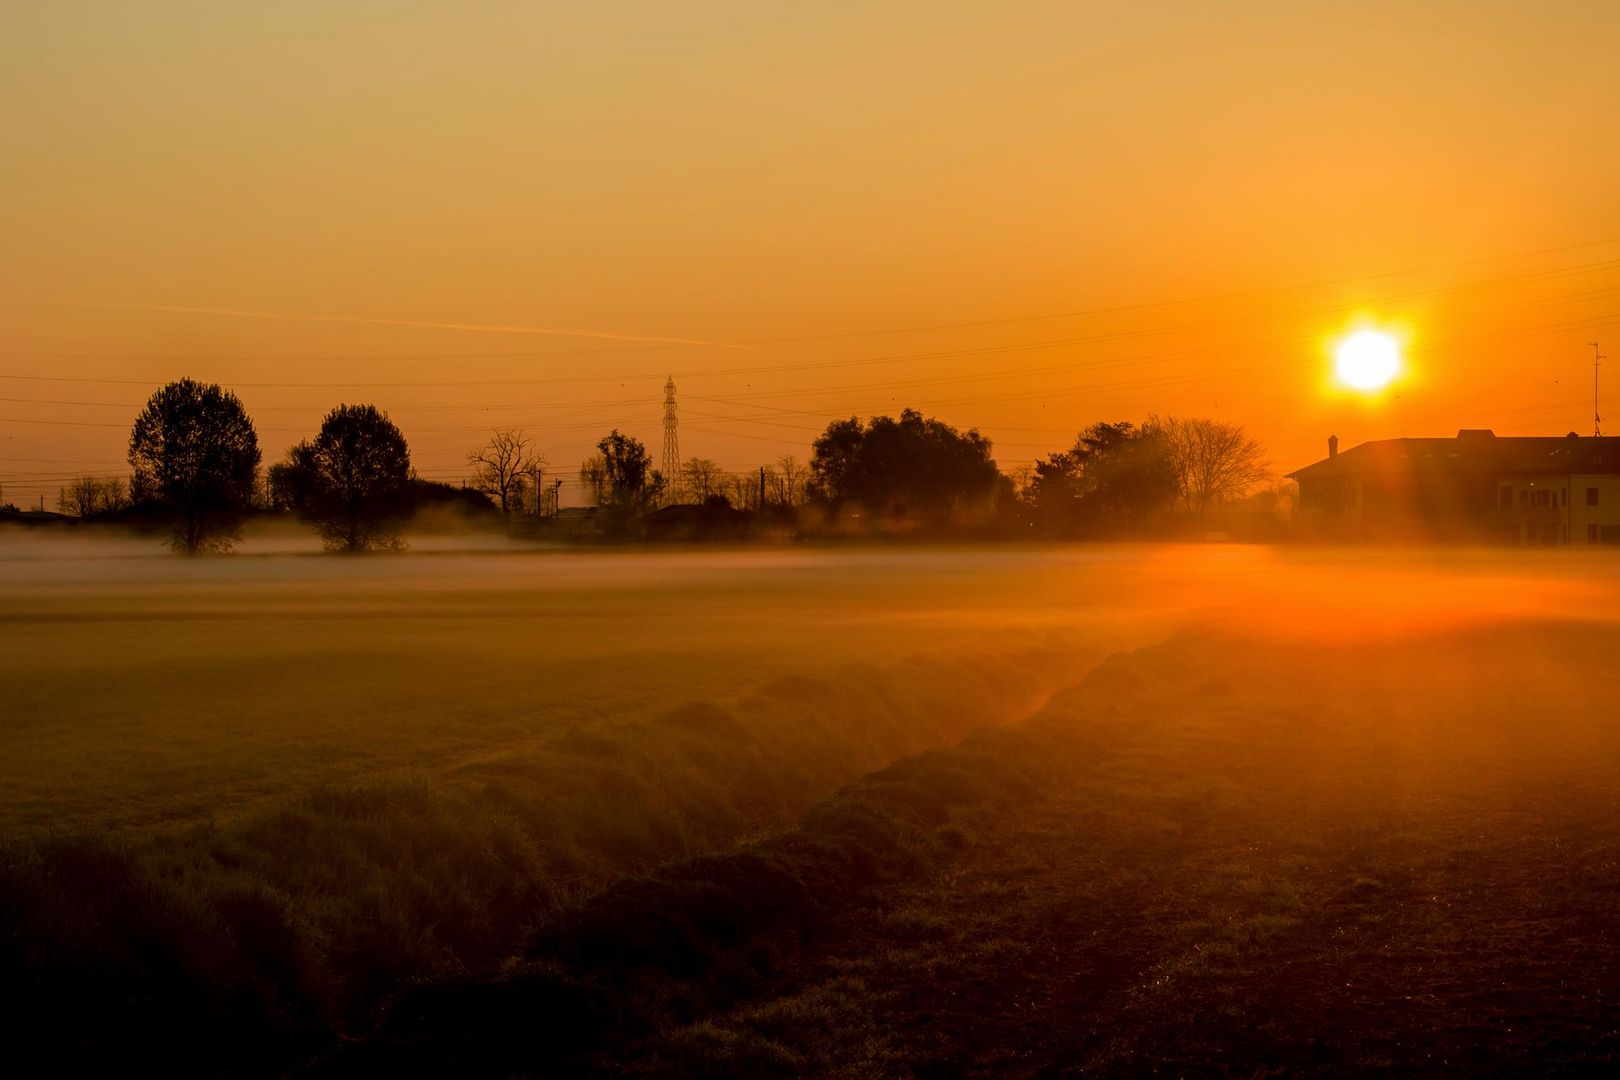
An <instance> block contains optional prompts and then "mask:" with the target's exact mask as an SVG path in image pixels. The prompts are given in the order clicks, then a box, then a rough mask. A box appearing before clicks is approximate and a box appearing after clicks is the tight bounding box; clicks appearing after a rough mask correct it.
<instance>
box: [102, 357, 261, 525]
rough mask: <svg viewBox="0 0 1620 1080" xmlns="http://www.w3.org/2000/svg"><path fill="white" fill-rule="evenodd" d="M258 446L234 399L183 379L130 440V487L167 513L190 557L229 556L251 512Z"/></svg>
mask: <svg viewBox="0 0 1620 1080" xmlns="http://www.w3.org/2000/svg"><path fill="white" fill-rule="evenodd" d="M259 457H260V455H259V440H258V436H257V434H256V433H255V432H254V430H253V422H252V421H251V420H249V419H248V415H247V412H246V410H244V409H243V408H242V402H241V401H240V400H238V399H237V397H236V395H235V394H233V393H231V392H229V391H228V390H224V389H222V388H221V387H219V386H217V385H215V384H212V383H206V384H205V383H199V382H196V381H195V380H192V379H181V380H179V381H178V382H172V383H169V384H168V385H167V386H165V387H163V388H162V389H160V390H158V391H157V392H156V393H155V394H153V395H152V397H151V399H150V400H148V401H147V403H146V407H145V408H144V409H143V410H141V414H140V415H139V416H138V417H136V418H135V426H134V428H133V429H132V430H131V432H130V436H129V464H130V467H131V469H132V470H133V473H132V476H131V481H130V486H131V489H132V494H133V495H134V498H135V499H136V501H138V502H147V503H152V504H155V505H157V506H159V507H161V508H162V509H164V510H165V511H166V512H167V513H168V515H169V517H170V520H171V522H172V525H173V529H174V545H175V547H176V548H177V549H178V550H180V551H183V552H184V553H186V554H187V555H196V554H199V553H201V552H204V551H210V550H228V549H229V548H230V546H231V545H232V543H234V542H235V540H236V539H237V538H238V535H239V533H238V529H239V526H240V522H241V518H242V515H243V513H244V512H245V511H246V510H247V509H248V508H249V507H250V506H251V505H252V501H253V487H254V482H255V480H256V478H257V476H258V469H259Z"/></svg>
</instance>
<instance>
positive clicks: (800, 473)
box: [768, 454, 810, 510]
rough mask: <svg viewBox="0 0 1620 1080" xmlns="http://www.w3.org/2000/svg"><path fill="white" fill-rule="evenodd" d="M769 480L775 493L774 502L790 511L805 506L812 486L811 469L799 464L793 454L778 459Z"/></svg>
mask: <svg viewBox="0 0 1620 1080" xmlns="http://www.w3.org/2000/svg"><path fill="white" fill-rule="evenodd" d="M768 479H769V480H770V481H771V484H772V490H773V491H774V492H775V497H774V499H773V501H774V502H775V503H776V504H777V505H779V506H785V507H787V508H788V509H789V510H792V509H794V508H795V507H799V506H803V505H804V502H805V497H806V492H807V490H808V488H809V485H810V469H809V467H808V466H805V465H801V464H799V459H798V458H796V457H794V456H793V455H792V454H785V455H783V456H782V457H779V458H777V459H776V467H775V468H774V469H772V470H771V472H770V475H769V477H768Z"/></svg>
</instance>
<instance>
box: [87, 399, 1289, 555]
mask: <svg viewBox="0 0 1620 1080" xmlns="http://www.w3.org/2000/svg"><path fill="white" fill-rule="evenodd" d="M992 450H993V447H992V444H991V442H990V440H989V439H987V438H985V437H984V436H983V435H981V434H980V433H979V432H978V431H977V430H976V429H971V428H970V429H968V430H966V431H963V430H959V429H958V428H955V427H953V426H951V425H949V424H947V423H945V422H943V421H941V420H938V419H936V418H932V417H925V416H924V415H923V414H922V413H920V412H918V411H916V410H914V409H906V410H903V411H902V412H901V413H900V415H899V416H898V417H891V416H876V417H871V418H868V419H866V420H862V419H860V418H859V417H850V418H848V419H840V420H834V421H832V422H831V423H829V424H828V425H827V427H826V428H825V429H824V430H823V431H822V432H821V434H820V435H818V436H817V437H816V439H815V441H814V442H813V444H812V446H811V454H810V459H809V461H808V463H806V464H801V463H800V462H799V461H798V459H797V458H796V457H793V456H786V457H782V458H779V459H778V460H777V461H775V462H774V463H772V464H769V465H763V466H760V467H759V468H758V469H757V470H749V471H746V472H735V473H734V472H727V471H726V470H724V469H723V468H721V467H720V466H719V465H718V464H717V463H715V462H714V461H711V460H709V459H706V458H690V459H688V460H687V461H686V462H684V463H683V464H682V465H681V466H680V468H679V469H678V470H677V471H676V474H675V475H674V476H665V475H663V473H662V472H661V471H660V470H658V469H656V468H654V467H653V459H652V455H651V454H650V453H649V452H648V450H647V447H646V445H645V444H643V443H642V442H641V441H640V440H638V439H636V438H634V437H632V436H629V435H626V434H624V433H622V432H620V431H618V430H617V429H615V430H613V431H611V432H609V433H608V434H607V435H605V436H603V437H602V438H601V439H600V440H599V441H598V442H597V444H596V450H595V453H593V454H591V455H590V456H588V457H587V458H586V459H585V460H584V461H583V462H582V463H581V464H580V466H579V471H578V481H579V483H580V485H581V487H582V488H583V490H584V493H585V496H586V499H587V500H588V501H589V503H591V504H592V505H594V506H595V507H596V508H597V512H598V513H599V514H600V515H601V518H602V520H603V521H604V523H605V524H606V527H605V528H604V531H605V532H608V533H610V534H611V533H613V532H619V533H622V534H627V535H628V534H633V533H634V531H635V523H637V522H640V521H644V520H646V519H647V518H648V517H649V515H653V514H655V513H656V512H658V511H659V510H661V509H663V508H666V507H669V506H671V505H672V504H681V505H688V506H696V507H699V508H709V509H712V510H720V511H741V512H746V513H748V514H752V515H773V516H775V517H777V518H779V519H781V520H783V521H789V522H795V523H797V524H799V525H800V526H802V527H804V528H805V530H806V531H811V532H813V531H815V525H816V523H817V522H820V523H821V524H823V525H825V524H828V523H837V522H845V523H847V522H851V521H861V522H862V523H863V526H864V527H867V528H872V527H877V526H880V525H890V526H892V525H900V526H904V527H908V528H919V527H920V528H933V529H948V528H952V527H959V526H963V525H971V526H973V527H975V528H977V529H978V530H979V532H980V534H981V535H988V534H991V533H995V534H1000V535H1038V536H1044V537H1054V538H1087V537H1091V538H1124V537H1134V536H1152V535H1158V534H1163V533H1164V532H1165V531H1166V530H1167V528H1169V527H1170V526H1172V525H1174V524H1176V523H1183V524H1184V523H1187V522H1195V523H1196V522H1201V521H1203V520H1204V519H1205V518H1206V517H1207V516H1208V515H1209V514H1210V513H1211V512H1212V511H1213V510H1215V509H1217V508H1224V507H1230V506H1232V505H1234V504H1235V503H1237V502H1238V501H1240V500H1242V499H1244V498H1245V497H1247V496H1249V495H1250V494H1251V493H1252V492H1254V491H1256V489H1259V488H1261V487H1262V485H1264V484H1265V482H1266V481H1267V480H1269V479H1270V471H1269V467H1268V465H1267V463H1266V460H1265V453H1264V449H1263V447H1262V446H1261V444H1260V443H1259V441H1258V440H1256V439H1254V438H1253V437H1252V436H1250V435H1249V434H1248V433H1247V432H1246V431H1245V430H1244V429H1243V428H1242V427H1241V426H1239V425H1237V424H1232V423H1227V422H1223V421H1218V420H1211V419H1204V418H1186V417H1160V416H1149V417H1148V418H1147V419H1146V420H1145V421H1143V422H1141V423H1139V424H1137V423H1131V422H1126V421H1112V422H1100V423H1095V424H1092V425H1091V426H1089V427H1086V428H1084V429H1082V430H1081V431H1079V432H1078V434H1077V435H1076V437H1075V440H1074V442H1073V444H1072V445H1070V446H1069V447H1067V448H1066V449H1062V450H1058V451H1055V452H1053V453H1050V454H1048V455H1046V456H1044V457H1042V458H1040V459H1038V460H1037V461H1035V462H1034V464H1033V465H1032V466H1029V467H1026V468H1022V469H1018V470H1015V471H1013V472H1004V471H1003V470H1002V469H1001V468H1000V467H999V466H998V465H997V463H996V461H995V458H994V457H993V454H992ZM128 458H129V464H130V468H131V473H130V478H129V481H128V482H127V484H126V483H125V482H124V481H122V480H118V479H103V478H97V477H85V478H82V479H81V480H78V481H75V482H73V483H72V484H70V485H68V486H66V487H64V488H63V489H62V493H61V498H60V500H59V506H60V508H61V510H62V511H63V512H64V513H67V514H71V515H72V516H75V517H81V518H86V517H96V516H106V515H109V514H116V513H119V512H122V511H125V510H132V509H140V510H141V511H143V512H145V513H147V514H149V515H152V516H155V517H158V518H161V519H162V520H163V521H164V522H165V523H166V524H167V525H168V526H169V527H170V529H171V530H172V536H173V545H174V547H175V548H176V549H177V550H179V551H181V552H184V553H186V554H192V555H195V554H200V553H203V552H208V551H221V550H227V549H229V548H230V547H231V546H232V545H233V544H234V543H235V542H236V541H237V540H238V539H239V538H240V536H241V526H242V524H243V522H244V521H245V519H246V518H247V516H248V515H249V514H250V513H252V512H253V511H254V510H255V509H257V508H261V507H267V508H269V509H273V510H280V511H285V512H290V513H293V514H296V515H297V516H298V517H299V518H300V519H302V520H303V521H305V522H307V523H309V524H310V525H311V526H313V527H314V528H315V529H316V530H317V531H318V532H319V534H320V536H321V538H322V540H323V542H324V543H325V545H326V546H327V548H328V549H330V550H333V551H347V552H358V551H374V550H390V549H397V548H400V547H402V546H403V538H402V537H403V530H404V528H405V525H406V524H407V523H408V521H409V520H410V519H411V518H412V516H413V515H414V514H415V513H416V512H417V511H418V510H419V509H420V508H421V507H422V506H423V505H424V503H434V502H437V503H452V502H456V501H457V500H459V501H460V502H461V505H462V506H464V507H465V506H469V505H473V504H470V503H469V502H468V501H467V500H468V498H469V497H471V498H473V499H476V500H477V503H476V505H477V506H478V507H479V508H481V509H483V510H487V511H488V513H489V514H490V516H491V517H494V516H495V515H503V516H506V517H508V518H510V517H512V516H514V515H518V514H532V515H536V516H543V515H544V514H546V513H548V512H554V511H555V510H556V508H557V507H556V497H557V493H558V490H559V489H560V487H561V483H562V481H561V480H560V479H556V478H553V479H550V480H549V481H548V479H547V469H548V463H547V460H546V458H545V456H544V455H543V454H542V453H540V451H539V448H538V447H537V445H536V444H535V442H534V440H532V439H531V438H530V437H529V436H528V435H527V434H526V433H525V432H523V431H522V430H521V429H497V430H495V431H494V432H492V433H491V435H490V438H489V440H488V441H487V442H486V443H485V444H484V445H482V446H480V447H478V448H476V449H474V450H472V451H470V452H469V453H468V455H467V458H466V462H467V466H468V469H469V477H468V480H467V482H466V483H465V484H464V485H463V486H462V488H461V489H458V488H456V487H455V486H454V485H448V484H436V483H433V482H431V481H426V480H423V479H421V478H420V477H418V476H417V475H416V473H415V470H414V469H413V468H412V465H411V457H410V448H409V445H408V443H407V441H406V439H405V436H404V434H403V433H402V432H401V431H400V429H399V427H398V426H397V425H396V424H395V423H394V422H393V421H392V420H390V419H389V417H388V414H387V413H385V412H383V411H381V410H379V409H378V408H376V407H375V406H373V405H366V404H360V405H348V404H344V405H338V406H336V407H335V408H333V409H332V410H331V411H330V412H328V413H327V414H326V416H325V417H324V418H323V419H322V421H321V424H320V427H319V429H318V430H317V431H316V432H315V433H314V434H313V435H312V436H311V437H309V438H307V439H304V440H302V441H300V442H299V443H297V444H296V445H294V446H293V447H292V448H291V449H289V450H288V451H287V453H286V455H285V457H284V458H283V459H282V460H281V461H279V462H277V463H276V464H274V465H271V466H270V467H269V468H268V469H267V470H265V471H264V472H263V487H262V489H261V488H260V477H261V471H260V466H261V464H262V455H261V451H260V448H259V442H258V436H257V433H256V431H255V430H254V427H253V422H252V420H251V419H250V418H249V416H248V414H247V411H246V409H245V408H244V407H243V405H242V403H241V401H240V399H238V398H237V396H236V395H235V394H233V393H231V392H230V391H228V390H226V389H224V388H223V387H220V386H218V385H214V384H204V383H199V382H197V381H195V380H192V379H181V380H179V381H177V382H173V383H170V384H168V385H167V386H164V387H162V388H161V389H159V390H158V391H157V392H156V393H154V394H153V395H152V397H151V399H150V400H149V401H148V402H147V403H146V406H145V408H144V409H142V411H141V413H140V414H139V415H138V416H137V417H136V419H135V423H134V426H133V428H132V429H131V432H130V440H129V455H128Z"/></svg>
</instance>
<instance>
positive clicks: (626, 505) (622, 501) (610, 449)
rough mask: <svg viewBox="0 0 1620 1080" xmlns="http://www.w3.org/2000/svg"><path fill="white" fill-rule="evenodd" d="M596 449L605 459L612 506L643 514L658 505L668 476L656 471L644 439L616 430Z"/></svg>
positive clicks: (606, 489)
mask: <svg viewBox="0 0 1620 1080" xmlns="http://www.w3.org/2000/svg"><path fill="white" fill-rule="evenodd" d="M596 449H597V452H598V453H599V454H600V455H601V458H602V475H603V489H604V494H605V496H606V499H607V502H608V504H609V505H610V506H612V507H614V508H616V509H619V510H622V511H626V512H631V513H639V512H641V511H645V510H646V509H648V508H649V507H651V506H654V505H656V504H657V502H658V498H659V496H660V495H662V494H663V491H664V475H663V474H662V473H660V472H659V471H658V470H656V469H654V468H653V467H652V456H651V455H650V454H648V453H647V447H646V446H645V445H644V444H643V443H642V442H641V440H640V439H635V438H632V437H631V436H629V435H623V434H621V433H620V432H619V431H618V429H617V428H615V429H614V430H613V431H612V432H610V433H608V434H607V435H606V436H604V437H603V438H602V439H601V441H600V442H598V443H597V444H596Z"/></svg>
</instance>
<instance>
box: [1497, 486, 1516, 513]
mask: <svg viewBox="0 0 1620 1080" xmlns="http://www.w3.org/2000/svg"><path fill="white" fill-rule="evenodd" d="M1496 505H1497V506H1498V507H1499V508H1500V509H1503V510H1511V509H1513V489H1512V488H1510V487H1505V488H1503V489H1502V493H1501V495H1499V496H1498V497H1497V500H1496Z"/></svg>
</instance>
